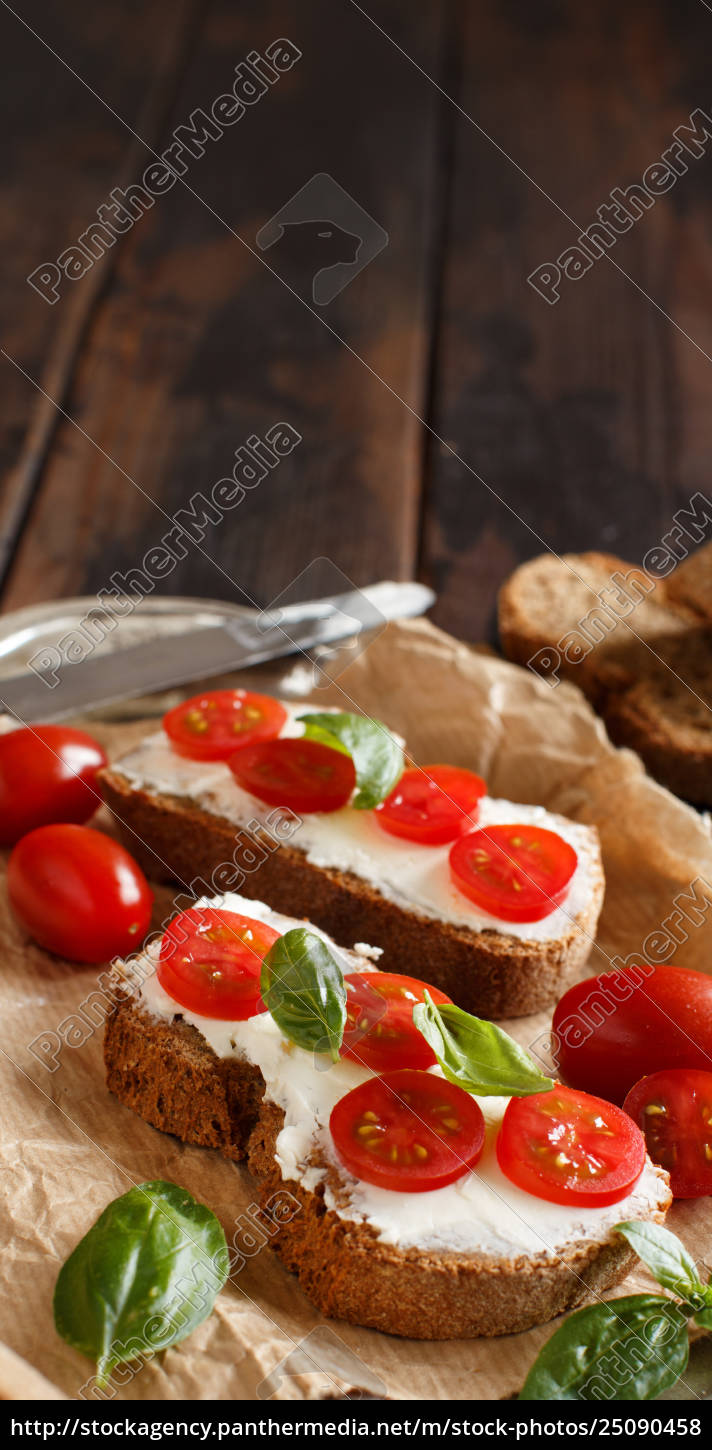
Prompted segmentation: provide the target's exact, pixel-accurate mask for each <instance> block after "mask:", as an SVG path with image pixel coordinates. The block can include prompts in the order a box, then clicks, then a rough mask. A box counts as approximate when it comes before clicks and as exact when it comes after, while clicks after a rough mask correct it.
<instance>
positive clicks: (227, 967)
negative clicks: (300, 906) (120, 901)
mask: <svg viewBox="0 0 712 1450" xmlns="http://www.w3.org/2000/svg"><path fill="white" fill-rule="evenodd" d="M278 939H279V932H278V931H274V930H273V928H272V927H271V926H265V923H264V922H263V921H255V920H254V919H253V918H252V917H251V916H240V915H239V913H238V912H236V911H222V910H220V909H219V908H217V907H207V906H193V907H191V909H190V911H183V912H181V915H180V916H177V917H176V918H175V920H174V921H172V922H171V924H170V926H169V927H168V929H167V931H166V932H165V934H164V937H163V941H162V942H161V952H160V957H159V962H158V980H159V982H160V983H161V986H162V987H165V989H166V991H167V992H168V995H169V996H170V997H173V999H174V1000H175V1001H176V1002H177V1003H178V1004H179V1005H180V1006H181V1007H187V1008H188V1010H189V1011H190V1012H196V1013H199V1015H200V1016H201V1017H220V1018H223V1019H225V1020H228V1021H232V1022H244V1021H245V1019H246V1018H247V1017H254V1015H255V1013H256V1012H264V1010H265V1008H264V1004H263V1002H262V999H261V997H260V972H261V970H262V959H263V957H264V956H265V955H266V953H267V952H268V951H269V949H270V947H271V946H273V945H274V943H275V942H276V941H277V940H278Z"/></svg>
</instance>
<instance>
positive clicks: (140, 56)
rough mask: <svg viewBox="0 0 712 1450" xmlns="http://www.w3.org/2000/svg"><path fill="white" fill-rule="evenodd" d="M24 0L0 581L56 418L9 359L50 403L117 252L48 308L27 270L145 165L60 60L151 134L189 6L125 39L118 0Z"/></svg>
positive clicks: (8, 256) (138, 22)
mask: <svg viewBox="0 0 712 1450" xmlns="http://www.w3.org/2000/svg"><path fill="white" fill-rule="evenodd" d="M36 9H37V7H33V6H26V7H25V9H24V12H23V17H24V20H25V21H26V24H23V23H22V20H21V19H19V18H18V17H16V16H15V15H12V14H10V13H9V11H8V10H7V9H5V10H2V11H1V12H0V38H1V43H2V50H3V56H4V58H5V62H6V65H5V69H6V78H5V84H4V85H3V89H2V94H1V95H0V124H1V123H4V134H6V135H7V134H12V135H13V138H14V142H15V145H14V150H13V157H12V163H13V164H12V165H10V166H7V167H6V168H5V170H4V172H3V173H2V176H0V216H1V217H2V222H0V227H2V239H3V242H4V248H3V254H4V257H5V262H4V265H3V269H2V273H1V274H0V308H1V310H2V316H3V339H2V341H3V348H4V351H5V353H6V355H7V356H6V357H4V358H3V359H2V362H1V364H0V366H1V367H2V377H3V412H4V427H3V429H2V431H1V432H0V469H2V476H3V483H2V488H1V489H0V583H1V582H2V579H3V577H4V574H5V571H6V568H7V565H8V563H9V559H10V556H11V553H12V550H13V547H14V544H15V542H16V539H17V536H18V534H19V532H20V529H21V527H22V523H23V521H24V518H25V516H26V514H27V511H28V509H29V507H30V505H31V502H32V498H33V495H34V491H35V488H36V486H37V482H38V479H39V476H40V473H41V469H42V464H43V461H44V457H45V454H46V451H47V448H48V446H49V444H50V442H51V439H52V436H53V432H54V428H55V426H56V421H57V418H58V414H57V411H56V409H55V408H53V407H52V406H51V404H48V403H47V401H46V400H45V399H43V398H42V397H41V395H39V394H36V395H34V396H33V395H32V394H31V393H28V385H27V382H26V381H25V379H24V378H23V376H22V373H21V372H20V371H19V368H24V369H26V370H28V371H29V373H30V374H31V375H32V376H33V377H34V378H36V379H37V380H38V381H40V382H41V384H42V386H43V387H44V388H45V389H46V391H47V392H48V393H50V395H51V396H52V397H55V398H57V399H59V400H61V399H62V397H63V395H64V392H65V390H66V386H67V382H68V379H69V377H70V376H71V369H72V365H73V360H74V356H75V354H76V351H77V348H78V346H79V345H80V342H81V338H82V336H83V333H84V330H85V328H86V325H87V322H88V320H89V318H90V316H91V313H92V310H93V307H94V304H95V302H96V299H97V297H98V296H99V295H100V293H101V290H102V288H103V286H104V285H105V282H106V278H107V276H108V275H109V273H110V271H111V269H112V267H113V266H114V264H115V261H116V256H117V252H118V248H114V249H109V250H107V252H106V253H105V255H104V257H103V258H102V259H101V260H100V261H98V262H97V263H96V265H95V266H94V267H93V268H92V269H91V271H90V272H89V274H88V275H87V276H86V277H85V278H83V279H82V280H81V281H79V282H76V283H73V284H71V285H70V286H69V287H68V288H67V291H68V293H69V295H68V296H65V297H64V298H63V300H62V303H61V306H60V307H59V308H58V307H57V304H56V303H54V304H51V303H50V301H49V300H48V298H47V297H45V296H43V295H42V294H41V293H40V292H39V291H37V290H36V288H35V287H33V286H32V285H30V284H29V282H28V281H27V278H28V276H29V275H30V274H32V273H35V272H36V271H37V270H38V269H41V268H42V267H43V266H45V265H46V264H47V263H51V262H53V261H54V259H55V258H56V257H57V255H58V254H59V253H60V252H62V251H63V250H64V249H65V247H67V246H69V245H70V244H71V243H72V242H73V241H74V240H75V239H76V238H77V237H78V236H79V235H80V234H81V233H82V232H83V231H84V229H85V228H86V227H87V226H88V225H89V223H90V222H91V221H92V219H95V214H96V208H97V205H99V204H100V203H101V201H102V200H104V199H105V198H107V197H108V194H109V192H110V190H111V188H112V186H113V185H115V184H123V185H124V186H126V185H128V183H129V181H131V180H133V179H134V178H135V176H136V172H137V168H138V166H139V163H143V155H144V148H143V147H141V146H140V145H139V143H138V142H137V141H136V140H135V138H134V137H132V136H131V134H130V133H129V132H127V131H126V129H125V128H124V127H122V126H121V125H120V123H119V122H118V121H117V120H116V119H115V118H114V117H112V115H111V114H110V112H109V111H108V110H107V109H105V108H104V107H103V106H101V105H99V104H98V103H97V101H96V99H95V97H94V96H93V95H92V94H91V93H90V91H89V90H88V89H86V88H85V87H84V86H83V85H82V84H81V83H80V82H79V80H78V79H77V78H76V76H75V75H72V74H71V73H70V70H69V69H68V68H67V67H68V66H71V67H72V68H73V69H74V70H75V71H77V72H78V74H81V75H82V76H84V77H85V79H86V81H87V85H89V86H91V87H93V88H94V89H95V90H96V91H97V93H98V94H100V95H103V96H104V97H105V98H106V100H107V102H108V104H109V105H113V106H119V107H120V108H121V110H122V112H123V114H124V115H125V116H127V118H128V119H129V121H130V123H131V124H132V125H133V126H135V127H137V128H138V130H139V131H140V132H141V134H144V135H149V136H153V135H155V132H156V130H157V127H158V126H159V125H160V122H161V120H162V119H163V118H164V115H165V110H166V107H167V105H168V104H169V102H170V98H171V96H172V92H173V90H174V88H175V84H176V74H177V72H178V71H179V70H180V66H181V58H182V55H183V52H184V51H185V48H186V44H187V41H188V37H189V34H190V32H191V31H192V28H193V23H194V12H195V9H196V4H195V0H181V3H180V4H179V5H178V6H177V7H176V6H171V5H170V4H168V3H167V0H161V3H159V4H157V5H155V6H153V7H149V8H143V9H141V10H140V11H137V14H136V16H135V23H134V24H132V28H131V34H130V36H129V34H128V33H127V29H126V18H127V17H126V9H125V6H123V5H121V4H119V3H118V0H111V3H109V4H107V5H105V6H102V7H99V8H98V9H97V8H94V9H93V10H92V12H91V14H90V15H88V16H87V15H86V14H85V13H84V9H83V8H82V9H81V13H80V7H79V6H77V5H76V4H75V5H73V6H70V7H64V8H63V20H62V21H61V22H60V21H58V19H57V17H56V16H54V15H53V14H52V13H51V12H50V13H47V11H46V7H45V8H44V9H37V14H35V10H36ZM28 27H31V29H30V28H28ZM33 32H34V33H33ZM59 56H62V57H64V58H65V59H66V62H67V64H66V66H65V65H63V64H62V62H61V61H60V60H59V59H58V57H59ZM19 118H22V121H21V123H20V124H18V122H19ZM68 161H69V164H68ZM143 164H145V163H143ZM58 176H61V178H62V184H61V185H58V184H57V178H58ZM8 357H9V358H12V359H13V361H14V362H15V363H16V364H17V368H16V367H14V366H13V365H12V364H11V363H10V362H9V361H8Z"/></svg>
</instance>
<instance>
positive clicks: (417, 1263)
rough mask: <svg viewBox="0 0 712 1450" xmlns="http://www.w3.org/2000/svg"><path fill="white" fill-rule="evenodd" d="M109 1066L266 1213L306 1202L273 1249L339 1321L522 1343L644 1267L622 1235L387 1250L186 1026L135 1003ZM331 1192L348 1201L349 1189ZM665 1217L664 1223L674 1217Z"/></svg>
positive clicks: (124, 1017) (141, 1103) (237, 1067)
mask: <svg viewBox="0 0 712 1450" xmlns="http://www.w3.org/2000/svg"><path fill="white" fill-rule="evenodd" d="M104 1055H105V1061H106V1073H107V1083H108V1086H109V1087H110V1089H111V1091H112V1092H114V1093H115V1094H116V1096H117V1097H118V1098H119V1100H120V1101H121V1102H122V1103H124V1104H125V1105H126V1106H127V1107H130V1108H132V1109H133V1110H134V1112H137V1113H138V1114H139V1115H140V1116H141V1117H143V1118H145V1119H146V1120H147V1121H148V1122H149V1123H151V1124H152V1125H153V1126H154V1127H158V1128H161V1129H163V1130H164V1131H167V1132H171V1133H174V1134H176V1136H177V1137H179V1138H181V1139H182V1140H183V1141H184V1142H188V1143H195V1144H198V1145H202V1146H205V1147H210V1148H218V1149H219V1151H220V1152H221V1153H223V1154H224V1155H225V1156H226V1157H227V1158H231V1159H233V1160H235V1159H240V1158H246V1160H247V1166H248V1168H249V1170H250V1172H251V1173H252V1174H253V1175H254V1177H255V1178H256V1179H257V1181H258V1183H259V1185H260V1189H261V1195H262V1203H263V1205H265V1204H267V1203H268V1202H269V1201H270V1199H272V1198H273V1195H274V1194H275V1193H276V1192H278V1191H279V1190H282V1191H284V1190H286V1191H288V1192H289V1193H290V1194H291V1195H292V1196H293V1197H294V1198H295V1199H297V1201H298V1202H299V1204H300V1212H298V1213H295V1214H294V1216H293V1217H292V1218H291V1220H290V1222H289V1223H288V1224H284V1225H282V1226H281V1227H280V1228H279V1229H278V1231H277V1232H276V1234H274V1235H272V1234H271V1236H270V1246H271V1248H273V1249H274V1250H275V1251H276V1253H277V1254H278V1255H279V1257H280V1258H281V1259H282V1262H283V1263H284V1264H285V1266H286V1267H287V1268H288V1269H290V1270H291V1271H292V1272H293V1273H294V1274H296V1276H297V1278H298V1280H299V1283H300V1285H301V1288H302V1289H303V1291H304V1293H305V1294H306V1296H307V1298H308V1299H309V1300H310V1301H311V1303H312V1304H314V1305H315V1307H316V1308H317V1309H319V1310H320V1311H321V1312H322V1313H323V1314H326V1315H328V1316H329V1317H331V1318H337V1319H345V1320H347V1321H348V1322H349V1323H352V1324H360V1325H364V1326H366V1327H367V1328H372V1329H380V1330H382V1331H384V1332H385V1333H388V1334H398V1335H403V1336H405V1337H407V1338H409V1339H471V1338H475V1337H477V1336H480V1335H483V1336H492V1335H500V1334H512V1333H515V1332H517V1331H519V1330H523V1329H529V1328H531V1327H532V1325H534V1324H543V1323H545V1322H546V1321H547V1320H549V1319H553V1318H554V1317H555V1316H556V1315H557V1314H563V1313H565V1312H566V1311H567V1310H570V1309H574V1308H575V1307H576V1306H577V1305H578V1304H580V1303H581V1302H582V1301H583V1300H584V1299H585V1298H586V1297H587V1295H588V1294H589V1293H596V1294H600V1293H603V1292H605V1291H606V1290H608V1289H610V1288H611V1287H612V1286H613V1285H614V1284H617V1283H619V1282H620V1280H621V1279H623V1278H624V1277H625V1275H626V1274H627V1273H628V1272H629V1270H630V1269H631V1268H632V1266H633V1264H634V1262H635V1254H634V1253H633V1251H632V1250H631V1249H630V1248H629V1247H628V1245H627V1244H626V1243H625V1242H624V1241H623V1240H622V1239H619V1238H616V1237H614V1236H613V1234H612V1233H611V1234H610V1235H609V1237H607V1238H606V1240H605V1241H604V1242H599V1243H596V1242H591V1241H581V1242H578V1243H573V1244H571V1245H569V1246H567V1248H566V1249H565V1250H564V1251H563V1252H562V1253H561V1255H560V1256H559V1257H558V1258H556V1259H552V1258H551V1257H550V1256H548V1255H546V1254H542V1255H536V1256H529V1255H521V1256H519V1257H517V1258H516V1259H501V1258H493V1257H491V1256H488V1255H485V1254H472V1255H467V1254H456V1253H434V1252H426V1251H423V1250H418V1249H407V1250H401V1249H398V1248H397V1247H396V1246H392V1245H389V1244H385V1243H382V1242H381V1240H380V1239H379V1238H378V1236H377V1234H376V1233H375V1231H374V1230H373V1229H372V1228H371V1227H370V1226H369V1225H367V1224H364V1223H357V1222H354V1221H348V1220H345V1219H343V1218H341V1217H340V1215H339V1214H337V1213H335V1212H334V1211H333V1209H328V1208H327V1207H326V1205H325V1202H324V1189H323V1185H319V1186H318V1188H317V1191H316V1192H314V1193H312V1192H309V1191H308V1190H306V1189H305V1188H304V1187H303V1185H302V1184H300V1183H296V1182H294V1181H293V1180H284V1179H283V1178H282V1177H281V1174H280V1171H279V1167H278V1165H277V1163H276V1161H275V1145H276V1140H277V1137H278V1135H279V1132H280V1130H281V1128H282V1124H283V1121H284V1114H283V1111H282V1109H281V1108H279V1107H277V1106H276V1104H274V1103H273V1102H271V1101H269V1100H268V1099H266V1098H265V1097H264V1083H263V1081H262V1077H261V1074H260V1072H259V1070H258V1069H257V1068H256V1067H252V1066H251V1065H250V1064H248V1063H244V1062H242V1063H241V1062H237V1061H233V1060H232V1059H231V1060H230V1061H229V1062H228V1061H227V1060H225V1059H222V1058H219V1057H217V1056H216V1054H215V1053H214V1052H213V1050H212V1048H211V1047H209V1045H208V1044H207V1043H206V1042H205V1041H204V1039H203V1038H201V1036H200V1034H199V1033H198V1032H197V1031H196V1030H195V1029H194V1028H191V1027H188V1026H187V1025H186V1024H185V1023H184V1022H182V1020H180V1019H179V1018H178V1019H176V1020H174V1021H173V1023H168V1022H164V1021H161V1020H160V1019H158V1018H155V1017H153V1016H152V1015H151V1014H149V1013H148V1012H146V1011H145V1010H144V1009H143V1008H142V1006H141V1004H140V1001H138V1000H136V999H133V998H130V997H128V998H126V999H125V1000H124V1001H120V1002H118V1003H117V1004H116V1005H115V1006H114V1008H113V1010H112V1012H111V1014H110V1016H109V1018H108V1019H107V1023H106V1035H105V1042H104ZM242 1093H244V1098H242V1097H241V1094H242ZM314 1161H315V1164H316V1166H318V1162H317V1160H316V1159H315V1160H314ZM329 1171H330V1172H331V1173H332V1175H333V1174H334V1170H333V1169H329ZM660 1177H661V1180H664V1179H665V1175H664V1174H662V1173H661V1174H660ZM331 1186H332V1188H336V1191H337V1192H338V1189H339V1184H338V1180H337V1181H336V1182H335V1181H334V1178H332V1182H331ZM667 1206H669V1203H668V1204H667V1205H666V1207H667ZM654 1217H655V1218H656V1220H657V1221H658V1222H662V1220H663V1218H664V1211H663V1210H662V1209H661V1211H660V1212H658V1213H656V1214H655V1215H654Z"/></svg>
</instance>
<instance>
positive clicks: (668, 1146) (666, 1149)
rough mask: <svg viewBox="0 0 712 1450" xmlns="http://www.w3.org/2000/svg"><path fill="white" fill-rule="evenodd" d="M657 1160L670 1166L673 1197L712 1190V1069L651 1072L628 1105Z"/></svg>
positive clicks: (634, 1090) (630, 1095) (625, 1106)
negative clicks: (710, 1070)
mask: <svg viewBox="0 0 712 1450" xmlns="http://www.w3.org/2000/svg"><path fill="white" fill-rule="evenodd" d="M623 1110H624V1112H626V1113H629V1114H630V1116H631V1118H632V1119H633V1122H634V1123H637V1124H638V1127H639V1128H640V1130H641V1132H642V1133H643V1136H644V1138H645V1144H646V1147H647V1149H648V1154H649V1156H650V1157H651V1158H652V1160H653V1163H659V1165H660V1167H661V1168H667V1171H668V1173H669V1174H670V1190H671V1192H672V1194H673V1197H674V1198H702V1197H704V1196H706V1195H707V1194H709V1193H712V1072H695V1071H692V1070H690V1069H687V1068H684V1067H683V1068H668V1069H667V1070H666V1071H664V1072H651V1074H650V1076H649V1077H644V1078H641V1080H640V1082H637V1083H636V1084H635V1087H634V1088H632V1089H631V1091H630V1092H629V1093H628V1096H627V1098H626V1100H625V1102H624V1104H623Z"/></svg>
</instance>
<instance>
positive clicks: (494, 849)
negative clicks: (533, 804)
mask: <svg viewBox="0 0 712 1450" xmlns="http://www.w3.org/2000/svg"><path fill="white" fill-rule="evenodd" d="M577 864H578V857H577V855H576V852H575V851H574V849H573V846H570V845H569V843H568V841H564V840H563V838H562V837H561V836H557V834H556V832H555V831H546V830H544V829H543V828H542V827H541V826H523V825H511V826H509V825H508V826H487V827H486V828H485V829H483V830H480V831H471V832H470V833H469V834H468V835H466V836H461V837H460V839H459V841H456V842H455V844H454V846H452V848H451V850H450V871H451V873H452V878H453V881H454V882H455V885H456V886H457V888H458V890H459V891H462V892H463V893H464V895H465V896H467V897H469V899H470V901H473V902H474V904H475V906H479V907H480V908H481V909H482V911H486V912H487V913H488V915H489V916H496V917H498V918H499V919H500V920H502V921H541V920H542V918H543V917H545V916H550V915H551V913H552V911H555V910H556V908H557V906H560V905H561V903H562V901H563V900H564V897H565V896H566V892H567V890H568V886H569V882H570V881H571V877H572V876H573V874H574V871H575V870H576V866H577Z"/></svg>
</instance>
